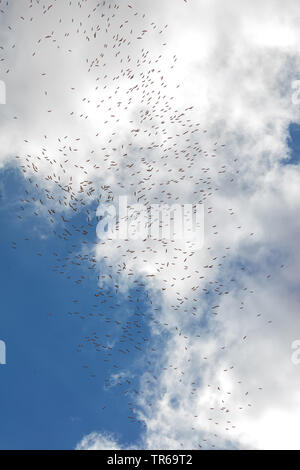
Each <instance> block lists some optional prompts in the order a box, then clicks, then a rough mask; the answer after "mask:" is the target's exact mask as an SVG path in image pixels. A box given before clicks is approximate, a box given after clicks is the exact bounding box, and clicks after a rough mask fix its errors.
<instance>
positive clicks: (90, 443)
mask: <svg viewBox="0 0 300 470" xmlns="http://www.w3.org/2000/svg"><path fill="white" fill-rule="evenodd" d="M121 449H122V447H121V446H120V444H118V442H117V440H116V438H115V437H114V436H113V435H112V434H107V433H105V434H101V433H97V432H92V433H91V434H88V435H87V436H84V437H83V438H82V440H81V441H80V442H79V444H77V446H76V450H121Z"/></svg>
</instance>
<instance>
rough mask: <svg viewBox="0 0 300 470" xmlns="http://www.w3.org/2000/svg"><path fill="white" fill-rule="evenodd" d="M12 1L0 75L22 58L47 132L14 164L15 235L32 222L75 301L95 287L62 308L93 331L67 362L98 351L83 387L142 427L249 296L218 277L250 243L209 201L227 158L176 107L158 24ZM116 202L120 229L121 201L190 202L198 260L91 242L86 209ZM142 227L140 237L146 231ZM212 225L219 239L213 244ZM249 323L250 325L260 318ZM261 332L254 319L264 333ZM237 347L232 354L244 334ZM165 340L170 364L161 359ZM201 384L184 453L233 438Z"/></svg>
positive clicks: (230, 163) (96, 6)
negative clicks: (96, 382) (116, 391)
mask: <svg viewBox="0 0 300 470" xmlns="http://www.w3.org/2000/svg"><path fill="white" fill-rule="evenodd" d="M184 2H185V3H186V0H184ZM17 3H18V5H17V7H16V8H15V9H13V11H12V6H11V2H10V1H3V0H2V1H1V0H0V14H1V15H2V21H4V23H5V22H6V21H8V20H6V15H7V17H8V18H9V24H8V23H5V24H6V34H5V43H4V44H3V45H2V46H1V48H0V51H1V57H0V65H1V72H2V74H3V72H4V75H6V77H7V83H9V82H10V77H11V76H12V75H13V74H14V64H15V62H14V57H15V56H14V55H13V54H14V51H15V50H17V49H18V47H21V48H23V51H24V52H23V53H24V54H27V56H26V57H25V59H26V61H27V64H28V65H27V67H28V69H29V74H31V77H32V81H33V83H34V87H35V93H36V94H35V95H34V96H35V97H36V99H37V103H35V105H36V106H37V111H36V116H37V119H36V121H38V123H39V125H40V126H43V125H44V128H45V129H47V128H48V132H47V130H45V132H41V133H40V134H39V133H38V132H37V131H36V128H34V130H33V131H32V132H31V129H30V126H29V127H28V129H29V130H28V134H29V135H24V136H23V139H22V140H23V142H22V145H21V148H22V152H19V154H18V155H17V156H16V160H17V165H18V167H19V168H20V169H21V170H22V172H23V175H24V179H25V181H26V185H27V186H26V190H25V193H24V197H22V198H21V200H20V206H19V211H18V215H17V217H18V220H19V221H20V224H22V223H23V222H24V221H26V220H32V219H33V224H34V223H35V222H36V224H38V223H42V224H43V225H44V226H46V228H47V231H48V228H49V229H50V230H51V233H52V234H53V237H56V239H57V249H56V250H55V252H53V259H54V263H53V268H52V269H53V271H54V272H56V273H57V274H58V275H60V276H62V277H64V278H66V279H67V280H68V281H70V282H72V283H73V284H75V285H76V287H77V288H78V289H79V290H80V289H81V287H82V286H89V285H90V286H92V285H93V284H95V281H96V282H97V287H96V288H95V289H94V290H93V292H91V297H92V299H93V305H92V308H91V310H90V311H89V312H85V310H82V308H83V309H84V307H82V308H81V307H80V303H81V302H80V300H79V299H78V298H75V299H74V300H73V306H72V308H70V311H68V312H67V313H66V314H67V315H68V316H69V317H70V318H78V319H80V320H82V321H85V322H89V321H92V322H93V325H94V324H95V323H94V322H95V321H96V322H97V325H98V327H97V328H96V327H94V326H93V327H91V329H90V333H89V334H87V335H85V336H84V337H83V339H82V341H81V342H80V343H79V344H78V346H77V349H76V351H77V352H78V355H79V357H80V354H81V353H82V351H83V350H93V351H95V354H99V370H91V367H90V365H89V364H87V363H82V364H81V366H82V367H83V368H84V369H86V370H87V374H88V376H89V377H90V378H91V379H92V378H95V377H97V376H98V375H99V371H100V374H101V367H102V366H101V363H102V364H103V363H105V367H106V370H107V371H109V374H108V378H107V379H105V383H104V385H105V387H106V388H108V389H109V388H110V387H112V386H116V385H118V386H119V387H120V388H121V389H122V393H124V395H126V397H128V410H129V412H128V420H129V421H130V422H131V423H139V424H141V425H143V426H146V425H145V422H144V421H143V418H142V414H143V412H142V411H141V410H140V409H139V406H141V403H143V404H144V406H147V407H148V410H149V411H147V413H150V414H151V412H152V411H151V410H154V409H155V397H156V388H157V387H158V384H159V380H160V377H161V376H162V374H166V373H168V374H171V373H172V374H173V376H174V377H175V383H177V386H176V387H178V393H179V395H180V393H181V391H183V390H185V391H186V390H189V391H190V395H191V397H195V399H196V397H197V394H198V387H199V385H198V379H197V380H196V379H195V380H193V381H192V382H191V381H190V373H188V371H191V370H192V368H195V367H196V368H197V367H198V362H199V363H201V364H203V363H205V364H206V363H208V366H207V367H209V359H210V358H209V355H210V353H209V352H207V353H206V352H205V351H203V354H202V357H199V356H198V355H196V356H195V355H194V354H192V351H193V347H194V345H195V344H197V345H200V346H199V347H200V348H201V341H202V338H203V335H204V333H203V331H204V330H205V329H206V328H207V325H209V324H211V322H214V321H215V320H216V319H217V318H218V317H219V316H222V315H226V312H222V311H221V310H220V307H219V304H220V302H221V298H223V296H225V297H226V296H230V294H231V291H232V290H236V289H241V290H243V291H244V294H245V296H246V295H252V294H253V291H251V289H248V288H247V286H244V285H241V284H242V282H241V281H240V280H239V279H235V278H231V279H228V278H225V279H224V278H223V277H222V276H223V274H222V273H224V272H225V269H227V271H226V272H228V270H229V269H230V263H231V255H230V253H231V252H230V250H231V241H234V240H235V239H236V238H238V237H244V238H247V237H249V239H251V237H253V238H254V237H255V234H254V233H253V232H252V231H251V230H248V228H246V227H245V228H244V227H243V226H242V225H241V224H240V223H239V222H238V214H236V212H235V209H234V208H232V207H231V206H230V207H220V205H219V202H220V198H221V197H222V192H225V193H226V194H228V192H229V193H230V192H232V193H234V191H235V190H236V189H237V187H238V183H237V181H238V178H239V162H238V159H237V158H235V157H231V158H228V154H229V152H228V151H227V149H226V144H225V143H224V142H219V141H218V139H216V138H215V137H212V135H213V133H214V132H213V129H212V130H209V129H205V128H203V127H202V125H201V123H199V122H198V121H197V107H196V106H195V107H194V106H190V105H188V106H182V105H181V104H180V103H179V104H178V100H177V96H179V95H178V93H180V87H181V84H180V83H177V81H176V66H177V56H176V55H175V54H173V53H172V54H170V50H169V48H168V47H167V41H166V39H165V38H166V36H167V30H168V25H166V24H163V25H159V24H157V23H156V22H155V21H153V20H152V19H150V18H149V14H148V13H144V12H140V11H139V9H140V6H141V5H140V3H139V2H132V4H125V3H124V4H121V2H114V1H99V2H95V1H93V0H79V1H78V0H77V1H74V0H70V1H69V0H68V1H67V0H66V1H63V2H62V1H61V0H59V1H52V2H51V3H49V4H47V2H45V1H44V2H41V1H40V0H28V1H25V0H22V1H20V2H19V1H18V2H17ZM141 3H143V2H141ZM186 7H187V6H186ZM18 12H20V14H18ZM12 18H13V20H12ZM42 29H43V33H42V34H41V30H42ZM19 31H20V32H21V33H20V34H23V36H24V31H25V32H26V31H27V32H28V36H24V37H23V40H24V43H23V44H18V43H17V42H16V39H15V38H16V37H18V34H19ZM22 32H23V33H22ZM183 34H184V33H183ZM56 55H57V56H58V58H59V59H58V62H57V63H58V64H61V63H63V62H64V61H65V63H66V64H67V67H70V68H71V72H72V73H71V74H70V75H69V76H70V77H72V78H73V77H74V80H73V79H72V78H71V79H70V81H69V82H68V81H67V80H63V79H62V80H61V83H60V78H61V76H60V71H59V70H57V69H55V70H53V69H54V68H55V63H54V62H53V61H54V60H55V57H56ZM47 56H49V60H47V59H46V60H45V57H46V58H47ZM74 58H75V59H74ZM74 63H75V64H77V65H78V76H76V70H75V66H74ZM72 67H74V68H73V69H72ZM54 77H55V78H54ZM56 81H57V83H56ZM55 86H60V87H61V88H62V96H64V97H66V100H65V103H64V102H62V103H57V102H56V104H55V105H54V104H53V100H54V101H55V100H56V96H54V93H53V87H55ZM39 100H40V101H39ZM9 106H10V104H9V102H8V104H7V108H8V110H9V111H8V113H9V112H11V115H10V116H9V117H7V119H10V120H11V121H12V122H15V123H16V124H15V125H16V128H17V129H18V130H19V135H20V134H22V129H23V128H25V129H27V127H26V126H25V127H24V126H23V124H24V122H25V121H26V119H27V118H28V115H26V110H25V111H24V110H23V112H24V114H22V109H20V110H18V108H17V107H15V108H14V109H12V110H11V111H10V108H9ZM31 118H32V116H31ZM22 126H23V127H22ZM63 126H65V128H64V127H63ZM34 127H35V126H34ZM65 129H66V130H65ZM24 132H25V131H24ZM124 194H125V195H128V196H129V197H130V201H129V203H130V207H129V208H128V216H127V221H128V222H130V223H132V221H134V219H135V216H136V215H137V214H136V210H132V206H133V204H142V205H143V206H144V207H145V209H146V211H147V214H149V213H150V211H151V206H152V205H153V204H168V205H172V204H187V203H189V204H193V207H194V213H195V207H196V205H198V206H199V205H200V206H203V207H204V212H205V241H204V246H203V247H202V249H201V250H197V249H196V248H195V244H194V242H193V241H192V240H179V241H178V240H174V239H172V238H171V239H166V238H160V237H157V238H151V237H146V238H145V239H143V240H140V239H134V238H133V237H128V238H124V239H112V238H110V237H109V236H106V237H105V236H104V237H103V238H102V239H100V240H99V239H97V236H96V228H97V224H98V223H99V221H100V220H101V217H99V216H96V210H97V208H98V207H99V205H100V204H102V205H104V207H105V206H106V205H111V204H118V198H119V196H121V195H124ZM39 221H40V222H39ZM119 222H120V221H119ZM162 223H163V222H162ZM147 224H148V225H147V229H149V226H150V224H151V223H149V222H148V223H147ZM133 227H134V223H133ZM225 227H231V230H228V229H226V233H224V234H223V232H222V230H223V229H224V232H225ZM161 228H162V226H161ZM133 231H134V229H133ZM31 236H32V235H29V236H27V237H26V238H25V240H26V241H29V240H30V238H31ZM11 247H12V249H14V250H16V249H17V243H16V242H15V241H12V244H11ZM36 255H37V256H43V253H42V252H38V253H36ZM281 267H283V266H281ZM240 269H241V271H243V270H245V269H246V267H245V266H241V267H240ZM266 277H268V278H270V275H269V274H268V273H267V274H266ZM245 302H246V300H245ZM203 305H205V306H206V307H207V308H206V311H205V315H203ZM243 308H244V302H242V303H241V305H240V309H241V310H243ZM124 311H126V313H124ZM256 315H257V318H258V321H259V320H260V317H261V315H260V314H256ZM271 322H272V320H271V319H266V320H265V324H266V325H269V324H270V323H271ZM238 341H240V342H241V347H242V346H243V343H245V342H246V341H247V334H243V335H242V337H241V338H238ZM172 342H173V343H174V344H175V345H176V350H177V354H176V358H177V359H178V363H177V362H176V360H177V359H176V360H175V361H174V360H171V358H169V357H168V355H167V354H166V355H165V353H164V347H165V345H166V344H170V343H172ZM203 344H205V341H204V343H203ZM197 347H198V346H197ZM225 349H226V345H224V344H220V345H219V347H218V351H219V353H220V354H222V352H223V351H225ZM201 351H202V349H201ZM136 357H138V358H139V361H141V360H142V358H143V360H144V363H143V364H144V366H143V371H142V377H139V376H138V373H140V374H141V372H138V369H135V367H137V366H136V364H135V362H136ZM100 358H101V359H100ZM131 358H132V359H131ZM179 358H180V359H179ZM167 361H169V362H167ZM130 364H131V365H132V369H130ZM139 367H140V363H139ZM185 367H186V368H185ZM201 367H202V366H201ZM233 368H234V364H230V365H228V368H226V369H225V371H226V372H227V373H228V374H230V373H231V372H232V369H233ZM187 381H188V382H187ZM206 386H207V387H210V388H213V389H214V390H218V391H220V393H221V392H222V397H221V398H220V400H219V403H216V404H215V403H214V405H213V406H210V407H209V410H208V411H209V412H211V416H210V417H209V423H210V424H209V425H210V426H211V430H210V431H209V432H207V434H206V436H205V439H204V438H203V442H199V443H198V445H197V447H198V448H210V447H214V446H215V444H214V442H213V439H214V438H215V437H216V431H215V427H216V426H219V424H220V423H221V424H222V426H223V427H224V429H226V430H227V431H230V430H233V429H234V428H235V425H234V423H232V422H231V419H230V412H231V411H230V408H229V405H228V400H229V399H230V392H226V390H221V388H220V384H218V383H216V384H211V383H209V384H206ZM259 389H260V390H261V389H262V387H259ZM241 395H242V396H243V398H242V402H243V405H242V406H239V408H240V409H245V408H247V407H249V406H253V403H252V402H251V401H249V398H248V391H247V390H243V392H241ZM151 397H152V398H151ZM193 399H194V398H193ZM195 406H196V405H195ZM107 408H109V403H103V405H101V406H100V410H101V412H102V411H103V412H104V410H106V409H107ZM194 418H195V420H196V421H197V419H198V414H197V413H196V414H195V415H194ZM200 425H201V423H200ZM190 427H191V430H192V431H194V432H195V433H197V429H198V428H197V425H195V423H194V421H193V422H191V424H190ZM181 446H183V444H182V443H181Z"/></svg>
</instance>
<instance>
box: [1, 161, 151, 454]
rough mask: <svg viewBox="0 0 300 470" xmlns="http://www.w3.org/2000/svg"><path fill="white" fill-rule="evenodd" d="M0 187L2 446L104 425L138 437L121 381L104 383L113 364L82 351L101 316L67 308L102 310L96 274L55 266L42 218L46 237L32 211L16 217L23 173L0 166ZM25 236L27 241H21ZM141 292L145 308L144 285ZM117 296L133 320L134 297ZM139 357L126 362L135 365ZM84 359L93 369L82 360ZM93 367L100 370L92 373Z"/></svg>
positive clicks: (66, 443) (66, 444)
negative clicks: (82, 278)
mask: <svg viewBox="0 0 300 470" xmlns="http://www.w3.org/2000/svg"><path fill="white" fill-rule="evenodd" d="M1 188H2V189H1V194H2V197H1V210H0V216H1V244H0V246H1V293H2V296H1V299H2V303H1V312H2V314H1V325H0V331H1V335H0V336H1V339H2V340H4V341H5V342H6V345H7V365H3V366H1V367H0V374H1V390H0V406H1V416H2V419H1V426H0V443H1V444H0V446H1V448H2V449H18V448H24V449H30V448H37V449H43V448H50V449H51V448H53V449H68V448H74V447H75V446H76V444H77V443H78V442H79V440H80V439H81V437H82V436H83V435H85V434H88V433H90V432H91V431H94V430H97V431H101V430H103V429H105V430H106V431H109V432H114V433H116V434H117V435H119V436H120V439H121V440H122V442H124V443H125V442H126V443H127V444H128V443H131V442H133V441H136V440H137V439H138V438H139V434H140V431H141V427H140V425H139V424H137V423H135V424H128V418H127V416H128V414H129V412H128V406H127V403H128V401H130V400H129V399H126V397H125V396H124V386H123V387H119V386H115V387H111V388H110V389H109V390H108V391H107V390H105V386H104V383H105V379H107V378H108V377H109V376H110V372H111V369H110V367H107V365H106V364H105V363H104V362H103V357H102V356H103V354H102V353H96V352H95V351H94V350H93V349H92V348H89V349H88V348H87V347H85V348H82V352H81V353H78V352H77V349H78V348H77V346H78V344H82V343H84V342H85V340H84V337H85V336H86V335H89V334H91V333H92V332H94V331H96V332H98V333H99V332H100V333H101V330H102V329H103V323H104V321H101V320H100V319H99V317H98V318H97V319H94V318H93V319H92V318H90V319H88V318H85V319H84V320H81V319H78V318H75V314H74V315H73V316H72V317H71V316H70V315H68V313H67V312H70V311H71V312H75V311H80V312H87V313H90V312H93V311H95V310H96V311H99V310H98V309H95V308H94V309H93V307H92V305H93V304H95V297H94V298H93V292H94V291H96V286H97V284H96V279H95V277H94V276H90V278H89V279H88V283H87V285H85V286H84V285H82V286H80V287H78V285H77V284H75V283H74V281H73V282H72V281H70V280H67V279H64V278H63V277H62V276H59V275H58V274H57V273H56V272H53V271H52V269H53V267H54V265H55V263H54V257H53V255H52V252H54V251H58V246H59V245H58V243H57V238H55V236H54V235H52V234H51V233H47V232H48V230H47V229H46V230H45V228H44V227H43V226H42V224H41V227H40V230H41V232H42V233H44V234H47V239H46V240H42V239H41V234H40V233H37V234H36V235H34V234H32V224H36V221H35V220H33V217H32V216H28V218H27V219H25V220H22V221H21V220H19V219H18V217H17V214H19V213H20V212H19V211H18V208H19V207H20V204H19V199H20V196H21V197H23V195H24V189H25V187H24V179H23V177H22V175H21V174H20V172H19V171H18V170H17V169H14V168H8V169H3V170H2V171H1ZM28 236H29V237H30V240H29V241H26V240H24V239H25V238H26V237H28ZM12 241H14V242H16V246H17V249H16V250H15V249H12ZM37 253H42V255H43V256H42V257H40V256H38V255H37ZM86 271H87V270H86ZM93 290H94V291H93ZM140 297H141V302H140V305H141V307H143V292H141V295H140ZM75 299H77V300H78V301H79V303H78V304H74V303H73V300H75ZM112 300H113V302H116V303H118V302H121V304H122V310H123V311H126V312H127V313H126V318H128V321H130V320H132V321H133V320H134V318H132V317H134V313H135V312H136V311H137V309H136V305H135V304H130V303H129V302H126V300H125V299H124V297H123V298H122V296H118V295H116V296H115V297H114V298H113V299H112ZM101 312H102V314H103V315H104V318H106V317H110V318H113V315H112V313H111V311H110V310H109V308H106V307H105V306H104V307H103V306H101ZM123 316H124V315H123ZM116 318H118V319H120V315H118V316H116ZM135 318H136V317H135ZM126 321H127V320H126ZM104 326H105V330H107V331H106V332H107V333H109V332H110V333H111V334H112V337H114V330H113V329H112V328H111V327H110V326H109V325H108V324H107V323H106V324H104ZM111 330H112V331H111ZM142 330H143V332H144V333H145V335H146V334H147V329H146V328H145V327H143V326H142ZM133 354H134V349H133V353H132V355H133ZM99 356H100V357H99ZM119 356H120V354H116V353H114V354H113V358H112V359H111V361H112V362H113V361H114V359H115V360H116V361H117V362H118V363H119V364H120V359H119ZM134 359H135V358H130V359H129V360H128V361H127V360H125V361H124V360H122V363H121V364H122V366H123V367H125V368H126V367H127V366H128V367H129V368H130V369H132V366H134ZM85 364H88V366H89V369H88V370H87V369H84V368H83V367H82V366H83V365H85ZM94 373H96V377H95V378H92V377H90V375H91V374H94ZM137 373H138V368H137ZM102 406H106V409H105V410H102Z"/></svg>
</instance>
